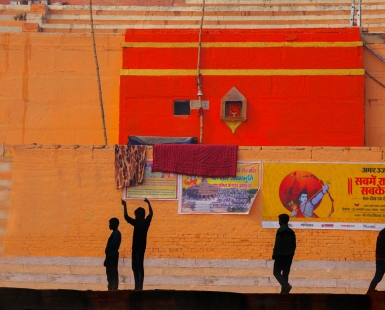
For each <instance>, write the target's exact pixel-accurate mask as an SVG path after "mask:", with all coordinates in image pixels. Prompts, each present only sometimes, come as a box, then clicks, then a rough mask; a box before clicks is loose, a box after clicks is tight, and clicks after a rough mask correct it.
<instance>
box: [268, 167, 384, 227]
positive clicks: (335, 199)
mask: <svg viewBox="0 0 385 310" xmlns="http://www.w3.org/2000/svg"><path fill="white" fill-rule="evenodd" d="M282 213H286V214H288V215H289V216H290V223H289V224H290V226H291V227H294V228H305V229H348V230H380V229H383V228H385V165H384V164H381V163H370V164H368V163H285V162H264V164H263V208H262V227H264V228H277V227H279V224H278V215H279V214H282Z"/></svg>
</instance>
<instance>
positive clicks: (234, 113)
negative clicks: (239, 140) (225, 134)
mask: <svg viewBox="0 0 385 310" xmlns="http://www.w3.org/2000/svg"><path fill="white" fill-rule="evenodd" d="M246 115H247V100H246V98H245V97H244V96H243V95H242V94H241V93H240V92H239V91H238V89H236V88H235V87H233V88H232V89H230V91H229V92H228V93H227V94H226V95H225V96H224V97H223V98H222V100H221V120H222V121H223V122H224V123H225V124H226V125H227V126H228V127H229V128H230V129H231V131H232V133H235V130H236V129H237V128H238V127H239V126H240V125H241V124H242V123H243V122H245V121H246Z"/></svg>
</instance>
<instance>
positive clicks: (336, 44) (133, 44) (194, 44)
mask: <svg viewBox="0 0 385 310" xmlns="http://www.w3.org/2000/svg"><path fill="white" fill-rule="evenodd" d="M362 45H363V44H362V42H203V43H202V47H204V48H205V47H206V48H210V47H218V48H220V47H234V48H239V47H256V48H263V47H358V46H362ZM122 47H140V48H198V43H197V42H124V43H122Z"/></svg>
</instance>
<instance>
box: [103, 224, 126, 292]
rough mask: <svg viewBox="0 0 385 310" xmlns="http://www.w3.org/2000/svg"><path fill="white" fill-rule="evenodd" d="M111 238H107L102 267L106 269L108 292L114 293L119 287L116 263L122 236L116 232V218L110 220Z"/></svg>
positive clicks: (117, 225)
mask: <svg viewBox="0 0 385 310" xmlns="http://www.w3.org/2000/svg"><path fill="white" fill-rule="evenodd" d="M109 227H110V229H111V230H112V233H111V236H110V237H109V238H108V241H107V246H106V250H105V251H104V252H105V253H106V259H105V260H104V267H106V274H107V282H108V290H109V291H116V290H117V289H118V285H119V274H118V262H119V247H120V243H121V241H122V235H121V234H120V231H119V230H118V227H119V220H118V219H117V218H116V217H113V218H112V219H110V226H109Z"/></svg>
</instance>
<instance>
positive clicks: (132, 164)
mask: <svg viewBox="0 0 385 310" xmlns="http://www.w3.org/2000/svg"><path fill="white" fill-rule="evenodd" d="M145 163H146V146H145V145H117V144H116V145H115V180H116V188H117V189H119V188H122V187H124V186H132V185H138V184H141V183H142V182H143V178H144V166H145Z"/></svg>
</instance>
